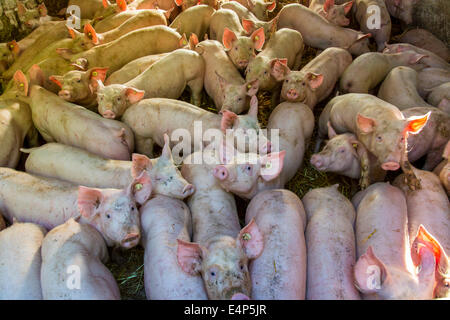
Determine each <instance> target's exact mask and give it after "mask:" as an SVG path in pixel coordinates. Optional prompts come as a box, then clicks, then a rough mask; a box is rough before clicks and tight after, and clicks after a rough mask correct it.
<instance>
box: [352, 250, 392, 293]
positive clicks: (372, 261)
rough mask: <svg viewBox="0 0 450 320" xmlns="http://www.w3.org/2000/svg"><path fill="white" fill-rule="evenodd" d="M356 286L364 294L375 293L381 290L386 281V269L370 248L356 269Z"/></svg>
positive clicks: (360, 259) (360, 258) (356, 265)
mask: <svg viewBox="0 0 450 320" xmlns="http://www.w3.org/2000/svg"><path fill="white" fill-rule="evenodd" d="M353 271H354V276H355V285H356V287H357V288H358V290H359V291H361V292H362V293H374V292H376V291H377V290H380V289H381V286H382V284H383V282H384V280H385V279H386V276H387V273H386V267H385V266H384V264H383V262H381V261H380V260H379V259H378V258H377V257H376V256H375V254H374V253H373V249H372V247H371V246H370V247H369V248H367V251H366V253H365V254H363V255H362V256H361V257H359V259H358V261H357V262H356V264H355V267H354V270H353Z"/></svg>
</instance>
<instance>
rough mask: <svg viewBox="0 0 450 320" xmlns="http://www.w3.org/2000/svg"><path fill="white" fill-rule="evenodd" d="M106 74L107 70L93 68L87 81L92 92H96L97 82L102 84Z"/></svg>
mask: <svg viewBox="0 0 450 320" xmlns="http://www.w3.org/2000/svg"><path fill="white" fill-rule="evenodd" d="M107 73H108V68H94V69H92V70H91V71H90V74H89V80H90V82H91V86H92V88H93V90H94V91H93V92H95V91H96V90H97V86H98V84H99V81H100V82H101V83H103V82H104V81H105V79H106V74H107Z"/></svg>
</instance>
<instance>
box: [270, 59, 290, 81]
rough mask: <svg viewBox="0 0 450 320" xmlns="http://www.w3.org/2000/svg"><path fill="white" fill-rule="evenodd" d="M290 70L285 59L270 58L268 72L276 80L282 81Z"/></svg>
mask: <svg viewBox="0 0 450 320" xmlns="http://www.w3.org/2000/svg"><path fill="white" fill-rule="evenodd" d="M289 72H291V70H290V69H289V67H288V66H287V59H272V60H271V61H270V74H271V75H272V77H274V78H275V80H277V81H282V80H284V78H286V76H287V75H288V74H289Z"/></svg>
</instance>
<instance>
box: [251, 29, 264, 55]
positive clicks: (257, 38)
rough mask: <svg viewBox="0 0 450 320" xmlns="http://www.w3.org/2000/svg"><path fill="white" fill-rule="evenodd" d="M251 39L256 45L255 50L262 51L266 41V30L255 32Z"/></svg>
mask: <svg viewBox="0 0 450 320" xmlns="http://www.w3.org/2000/svg"><path fill="white" fill-rule="evenodd" d="M250 38H251V39H252V41H253V43H254V47H255V49H256V50H258V51H261V49H262V47H263V46H264V42H265V41H266V38H265V36H264V28H263V27H261V28H259V29H258V30H256V31H255V32H253V33H252V35H251V36H250Z"/></svg>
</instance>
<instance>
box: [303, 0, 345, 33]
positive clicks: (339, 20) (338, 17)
mask: <svg viewBox="0 0 450 320" xmlns="http://www.w3.org/2000/svg"><path fill="white" fill-rule="evenodd" d="M352 5H353V1H348V2H345V3H343V4H336V3H334V0H312V1H311V2H310V3H309V9H311V10H313V11H314V12H317V13H318V14H320V15H321V16H322V17H324V18H325V19H327V20H328V21H329V22H330V23H332V24H334V25H337V26H340V27H346V26H348V25H349V24H350V20H349V19H347V18H346V17H345V16H346V15H347V14H348V13H349V12H350V10H351V8H352Z"/></svg>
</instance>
